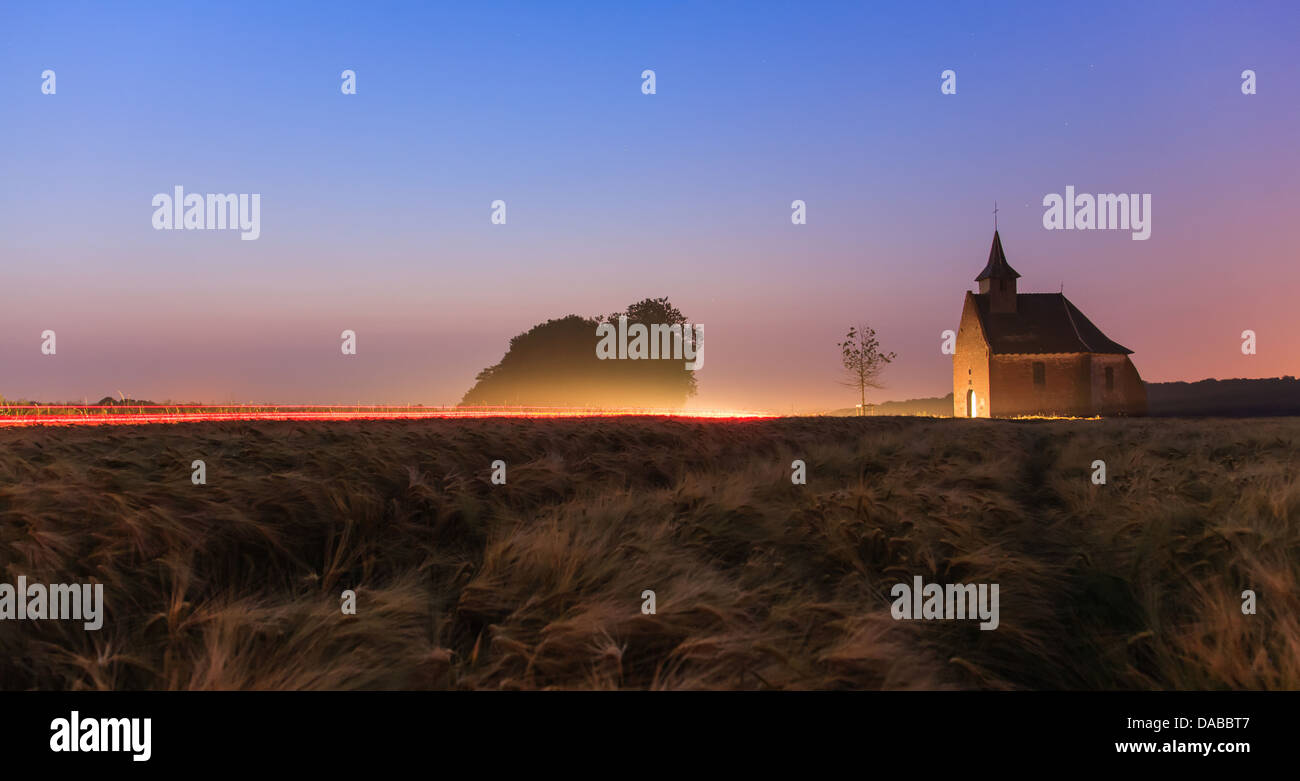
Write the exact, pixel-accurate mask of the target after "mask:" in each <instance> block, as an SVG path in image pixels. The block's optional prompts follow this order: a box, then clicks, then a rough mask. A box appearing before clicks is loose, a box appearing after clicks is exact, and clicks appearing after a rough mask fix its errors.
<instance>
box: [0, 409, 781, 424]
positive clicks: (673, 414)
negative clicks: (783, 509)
mask: <svg viewBox="0 0 1300 781" xmlns="http://www.w3.org/2000/svg"><path fill="white" fill-rule="evenodd" d="M647 416H648V417H664V418H680V419H684V420H702V419H707V420H754V419H761V418H771V417H776V416H775V415H771V414H767V413H761V412H744V411H738V410H693V411H690V412H684V411H681V410H664V409H637V408H622V409H606V408H598V407H511V406H497V407H409V406H407V407H401V406H384V405H357V404H353V405H319V404H317V405H313V404H293V405H277V404H228V405H217V404H181V405H176V404H153V405H134V406H133V405H110V404H86V405H72V404H62V405H60V404H50V405H45V404H32V405H11V406H0V427H6V426H99V425H138V424H142V423H199V422H214V421H259V420H302V421H344V420H420V419H425V418H430V419H449V418H466V419H489V418H527V419H544V418H611V417H647Z"/></svg>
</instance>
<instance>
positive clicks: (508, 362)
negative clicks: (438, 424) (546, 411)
mask: <svg viewBox="0 0 1300 781" xmlns="http://www.w3.org/2000/svg"><path fill="white" fill-rule="evenodd" d="M620 316H626V317H627V319H628V325H629V326H630V325H632V324H633V323H641V324H642V325H645V326H650V325H656V324H665V325H685V324H686V317H685V315H683V314H682V313H681V311H679V310H678V309H677V308H676V307H674V306H673V305H672V304H671V303H669V302H668V299H667V298H647V299H644V300H642V301H638V302H637V303H635V304H632V305H631V306H629V307H628V308H627V309H626V310H624V311H622V312H614V313H612V314H610V315H608V316H596V317H582V316H579V315H569V316H567V317H561V318H559V319H558V320H547V321H546V322H545V323H542V324H540V325H536V326H533V327H532V328H531V329H529V330H528V331H526V332H524V333H522V334H519V335H518V336H516V337H514V338H513V339H511V340H510V347H509V349H507V350H506V354H505V355H504V356H503V357H502V358H501V361H500V362H499V363H497V364H496V365H494V366H489V367H488V368H486V369H484V370H483V371H481V372H479V374H478V377H477V378H476V379H477V382H476V383H475V384H474V387H473V388H470V390H469V391H468V392H467V393H466V394H465V396H464V398H462V399H461V402H460V403H461V404H462V405H496V404H511V405H525V406H561V405H562V406H579V407H602V408H614V407H654V408H676V407H680V406H682V405H683V404H685V403H686V399H687V398H689V397H691V396H693V395H695V391H696V382H695V372H693V371H689V370H687V369H686V367H685V363H684V360H682V359H677V360H674V359H671V358H670V359H658V360H601V359H600V358H598V357H597V356H596V345H597V343H598V342H599V341H600V338H599V337H598V336H597V333H596V329H597V327H598V326H599V325H600V324H601V323H605V322H608V323H610V324H611V325H613V326H614V327H615V328H617V327H618V322H619V317H620Z"/></svg>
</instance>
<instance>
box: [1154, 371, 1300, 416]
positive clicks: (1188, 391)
mask: <svg viewBox="0 0 1300 781" xmlns="http://www.w3.org/2000/svg"><path fill="white" fill-rule="evenodd" d="M1146 385H1147V408H1148V414H1150V415H1161V416H1170V415H1180V416H1192V417H1196V416H1215V417H1267V416H1270V415H1300V379H1296V378H1295V377H1291V376H1287V377H1269V378H1265V379H1258V380H1244V379H1238V380H1201V381H1199V382H1148V383H1147V384H1146Z"/></svg>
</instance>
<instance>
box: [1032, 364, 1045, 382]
mask: <svg viewBox="0 0 1300 781" xmlns="http://www.w3.org/2000/svg"><path fill="white" fill-rule="evenodd" d="M1034 384H1035V385H1037V386H1039V387H1042V386H1045V385H1047V366H1046V365H1045V364H1044V363H1043V362H1042V361H1034Z"/></svg>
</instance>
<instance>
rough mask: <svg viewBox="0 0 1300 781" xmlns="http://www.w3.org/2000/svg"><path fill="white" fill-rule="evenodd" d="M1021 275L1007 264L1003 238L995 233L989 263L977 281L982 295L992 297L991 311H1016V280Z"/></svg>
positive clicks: (990, 248) (976, 278)
mask: <svg viewBox="0 0 1300 781" xmlns="http://www.w3.org/2000/svg"><path fill="white" fill-rule="evenodd" d="M1019 277H1020V273H1019V272H1017V271H1016V270H1015V269H1013V268H1011V264H1009V263H1007V255H1006V253H1005V252H1003V251H1002V237H1001V236H999V235H998V232H997V231H996V230H994V231H993V246H991V247H989V262H988V263H986V264H985V265H984V270H983V271H981V272H980V275H979V276H978V277H975V281H976V282H978V283H980V293H982V294H983V293H987V294H989V295H990V296H991V299H990V303H991V307H990V308H991V311H993V312H1015V311H1016V279H1017V278H1019Z"/></svg>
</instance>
